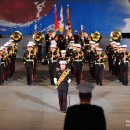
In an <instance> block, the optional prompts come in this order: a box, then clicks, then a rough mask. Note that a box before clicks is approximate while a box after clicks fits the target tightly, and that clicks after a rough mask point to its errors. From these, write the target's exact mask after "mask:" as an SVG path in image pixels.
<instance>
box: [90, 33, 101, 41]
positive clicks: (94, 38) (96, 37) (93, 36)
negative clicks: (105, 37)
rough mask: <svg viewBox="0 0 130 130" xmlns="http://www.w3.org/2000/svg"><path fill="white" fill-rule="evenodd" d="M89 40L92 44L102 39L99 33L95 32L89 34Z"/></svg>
mask: <svg viewBox="0 0 130 130" xmlns="http://www.w3.org/2000/svg"><path fill="white" fill-rule="evenodd" d="M90 38H91V40H92V41H94V42H100V41H101V39H102V35H101V34H100V33H99V32H97V31H95V32H93V33H91V36H90Z"/></svg>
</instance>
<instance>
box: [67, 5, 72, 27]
mask: <svg viewBox="0 0 130 130" xmlns="http://www.w3.org/2000/svg"><path fill="white" fill-rule="evenodd" d="M70 27H71V22H70V9H69V5H67V10H66V28H70Z"/></svg>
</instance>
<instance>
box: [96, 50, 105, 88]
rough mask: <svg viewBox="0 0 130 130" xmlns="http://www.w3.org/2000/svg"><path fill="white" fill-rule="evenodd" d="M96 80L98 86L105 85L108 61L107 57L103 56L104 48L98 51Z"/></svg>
mask: <svg viewBox="0 0 130 130" xmlns="http://www.w3.org/2000/svg"><path fill="white" fill-rule="evenodd" d="M95 60H96V61H95V78H96V83H97V85H99V84H100V86H102V85H103V78H104V68H105V64H104V62H105V61H106V57H105V56H104V55H103V54H102V48H98V49H97V55H96V58H95Z"/></svg>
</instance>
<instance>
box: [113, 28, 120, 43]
mask: <svg viewBox="0 0 130 130" xmlns="http://www.w3.org/2000/svg"><path fill="white" fill-rule="evenodd" d="M110 38H111V39H112V40H113V41H116V42H120V40H121V32H120V31H112V32H111V34H110Z"/></svg>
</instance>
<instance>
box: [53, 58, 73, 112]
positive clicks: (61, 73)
mask: <svg viewBox="0 0 130 130" xmlns="http://www.w3.org/2000/svg"><path fill="white" fill-rule="evenodd" d="M59 64H60V66H59V67H58V68H57V69H56V73H55V75H54V83H55V84H56V85H57V90H58V97H59V105H60V111H62V112H66V109H67V94H68V87H69V83H70V82H71V79H70V75H69V69H68V68H67V62H66V61H64V60H62V61H60V62H59Z"/></svg>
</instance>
